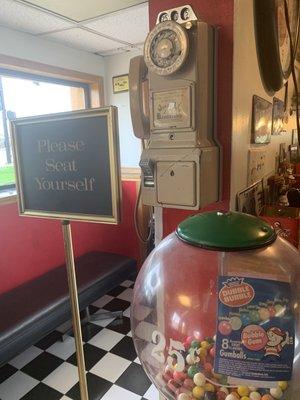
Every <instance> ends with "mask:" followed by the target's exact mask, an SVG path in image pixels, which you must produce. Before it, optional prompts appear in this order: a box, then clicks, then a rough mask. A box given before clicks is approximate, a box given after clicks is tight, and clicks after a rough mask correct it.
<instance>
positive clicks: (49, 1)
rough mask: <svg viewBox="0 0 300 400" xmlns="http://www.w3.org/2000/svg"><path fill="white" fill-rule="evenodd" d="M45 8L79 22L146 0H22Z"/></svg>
mask: <svg viewBox="0 0 300 400" xmlns="http://www.w3.org/2000/svg"><path fill="white" fill-rule="evenodd" d="M23 1H24V2H27V3H31V4H34V5H37V6H39V7H42V8H44V9H46V10H50V11H52V12H55V13H56V14H60V15H63V16H65V17H67V18H70V19H72V20H74V21H77V22H80V21H83V20H86V19H90V18H95V17H98V16H100V15H104V14H109V13H112V12H115V11H118V10H122V9H124V8H127V7H131V6H134V5H136V4H140V3H143V2H145V1H146V0H109V1H103V0H102V1H101V0H100V1H99V0H84V1H83V0H23Z"/></svg>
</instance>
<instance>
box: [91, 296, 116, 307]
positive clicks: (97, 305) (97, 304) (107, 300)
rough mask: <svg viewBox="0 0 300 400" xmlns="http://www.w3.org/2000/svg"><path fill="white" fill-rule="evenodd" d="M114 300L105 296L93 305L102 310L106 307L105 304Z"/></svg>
mask: <svg viewBox="0 0 300 400" xmlns="http://www.w3.org/2000/svg"><path fill="white" fill-rule="evenodd" d="M112 299H113V296H108V295H107V294H106V295H105V296H102V297H100V299H98V300H96V301H95V302H94V303H92V305H93V306H96V307H98V308H102V307H103V306H105V304H107V303H109V302H110V301H111V300H112Z"/></svg>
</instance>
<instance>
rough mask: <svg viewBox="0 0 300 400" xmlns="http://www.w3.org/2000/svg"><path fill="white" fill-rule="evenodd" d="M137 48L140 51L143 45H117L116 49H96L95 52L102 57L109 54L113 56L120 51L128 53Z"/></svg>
mask: <svg viewBox="0 0 300 400" xmlns="http://www.w3.org/2000/svg"><path fill="white" fill-rule="evenodd" d="M137 50H140V51H141V53H142V50H143V47H142V46H124V47H118V48H116V49H112V50H105V51H98V52H97V53H96V54H98V55H99V56H102V57H109V56H114V55H116V54H120V53H129V52H131V51H134V52H136V51H137Z"/></svg>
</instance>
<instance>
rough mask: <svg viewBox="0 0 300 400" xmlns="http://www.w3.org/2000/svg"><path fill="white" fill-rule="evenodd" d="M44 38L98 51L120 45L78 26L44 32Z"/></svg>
mask: <svg viewBox="0 0 300 400" xmlns="http://www.w3.org/2000/svg"><path fill="white" fill-rule="evenodd" d="M43 37H44V38H45V39H49V40H55V41H56V42H60V43H63V44H66V45H67V46H70V47H75V48H77V49H81V50H85V51H90V52H93V53H96V52H97V53H98V52H100V51H106V50H112V49H116V48H118V47H120V46H122V44H121V43H119V42H116V41H114V40H110V39H106V38H104V37H102V36H99V35H96V34H94V33H91V32H88V31H85V30H83V29H80V28H73V29H68V30H65V31H61V32H55V33H50V34H46V35H44V36H43Z"/></svg>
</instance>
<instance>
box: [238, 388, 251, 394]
mask: <svg viewBox="0 0 300 400" xmlns="http://www.w3.org/2000/svg"><path fill="white" fill-rule="evenodd" d="M237 392H238V394H239V395H240V396H248V394H249V393H250V390H249V388H248V386H238V388H237Z"/></svg>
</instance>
